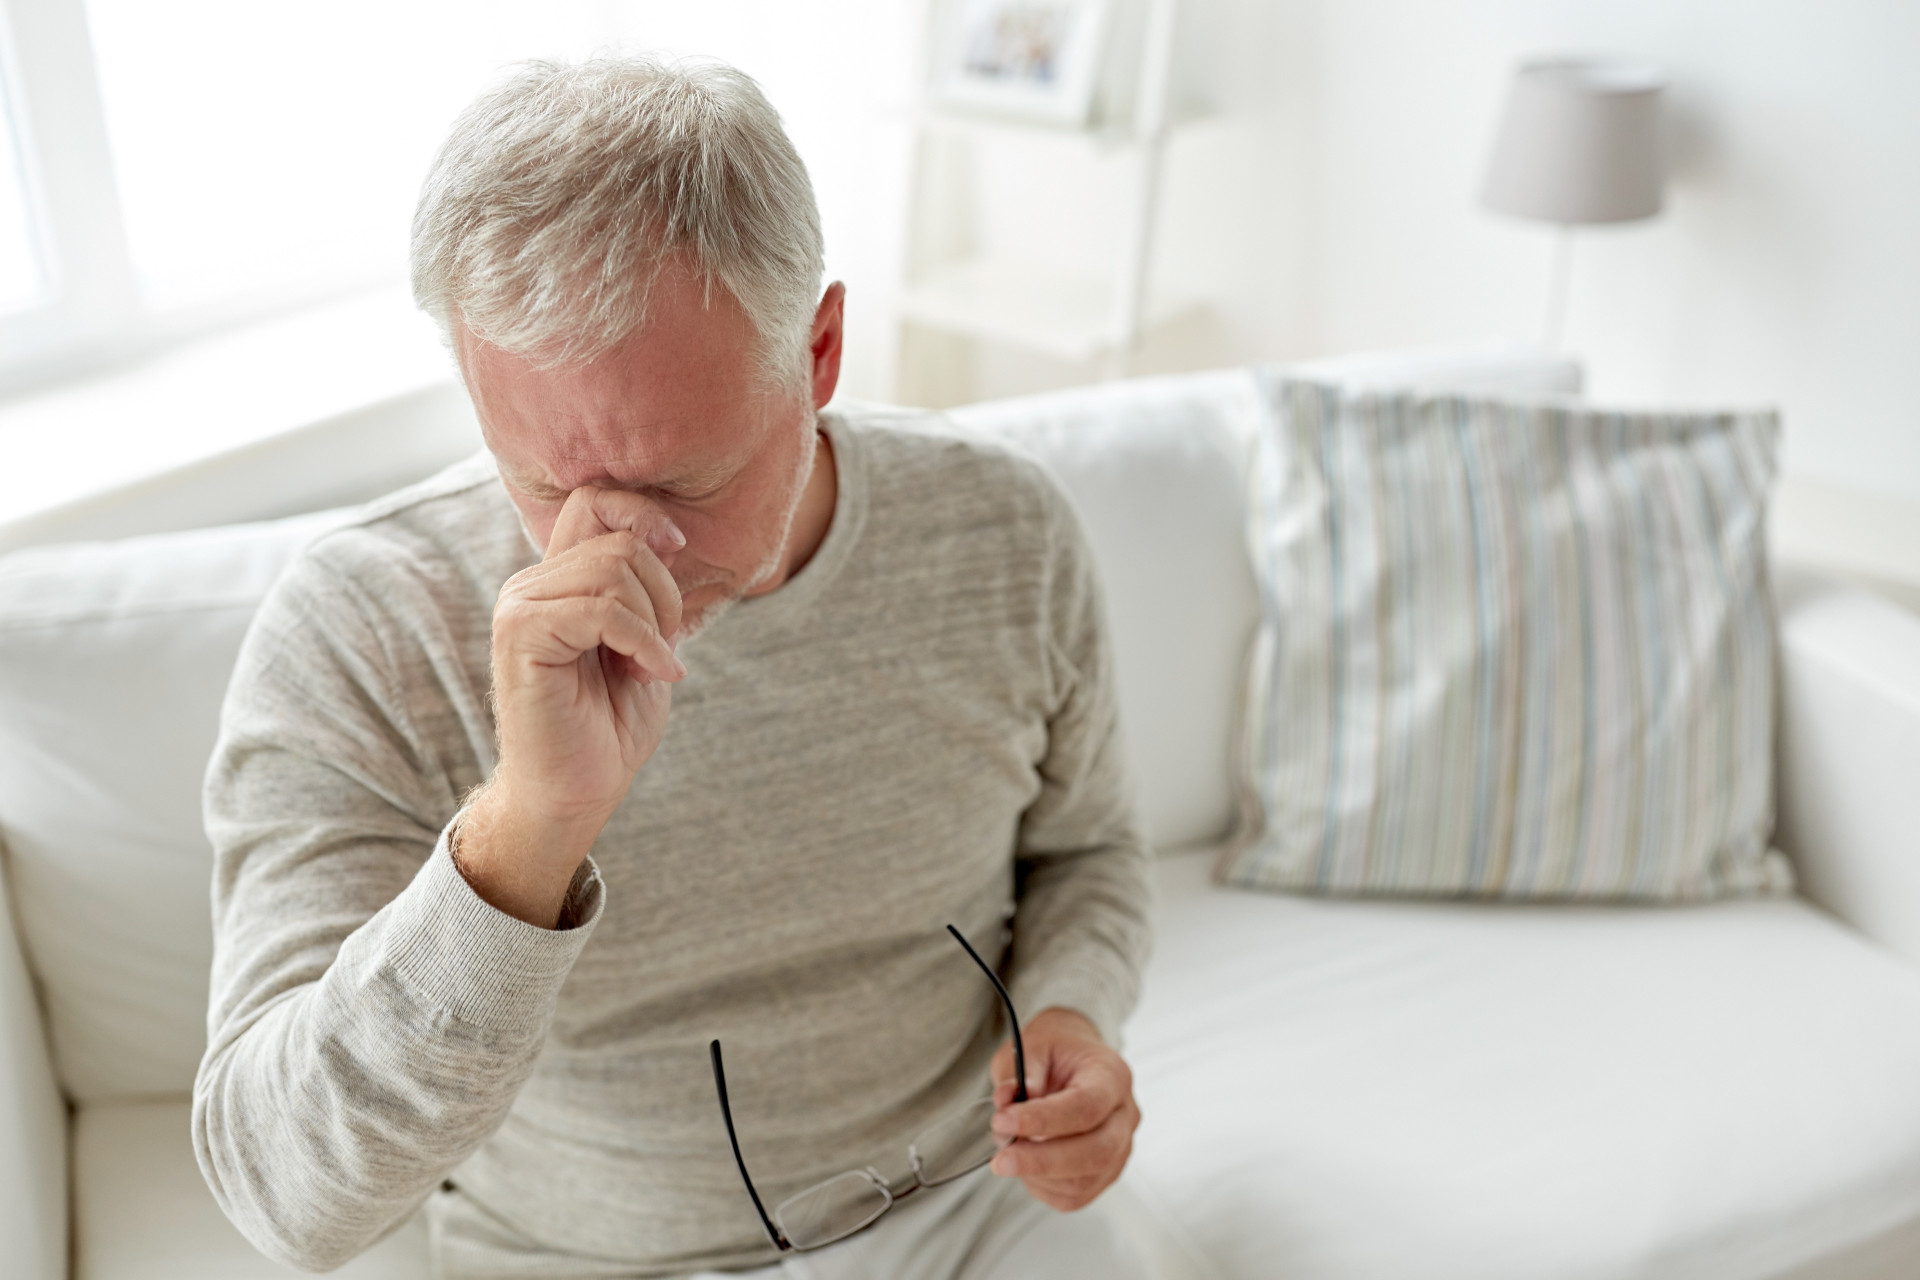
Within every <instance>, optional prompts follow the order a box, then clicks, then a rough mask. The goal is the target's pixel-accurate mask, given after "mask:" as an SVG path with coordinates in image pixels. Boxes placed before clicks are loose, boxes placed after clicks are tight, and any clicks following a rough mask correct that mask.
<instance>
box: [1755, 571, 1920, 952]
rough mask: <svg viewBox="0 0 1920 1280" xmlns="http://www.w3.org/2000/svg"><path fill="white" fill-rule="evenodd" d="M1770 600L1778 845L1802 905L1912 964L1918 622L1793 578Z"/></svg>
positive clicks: (1917, 929)
mask: <svg viewBox="0 0 1920 1280" xmlns="http://www.w3.org/2000/svg"><path fill="white" fill-rule="evenodd" d="M1775 599H1776V603H1777V608H1778V612H1779V624H1780V700H1779V708H1780V719H1779V724H1778V726H1777V728H1776V734H1777V737H1776V759H1777V771H1778V772H1777V777H1778V779H1779V821H1778V825H1777V827H1776V832H1775V834H1776V841H1777V843H1778V845H1779V847H1780V848H1781V850H1782V851H1784V852H1785V853H1786V854H1787V855H1788V856H1789V857H1790V858H1792V859H1793V862H1794V866H1795V868H1796V869H1797V870H1798V871H1799V873H1800V883H1801V887H1802V891H1803V892H1804V893H1805V894H1806V895H1807V897H1809V898H1811V899H1812V900H1813V901H1815V902H1817V903H1819V904H1820V905H1821V906H1823V907H1825V908H1826V909H1827V910H1829V911H1831V912H1833V914H1835V915H1837V916H1839V917H1840V918H1841V919H1843V920H1845V921H1847V922H1848V923H1849V924H1851V925H1853V926H1854V928H1856V929H1858V930H1859V931H1860V932H1862V933H1864V934H1866V935H1867V936H1868V937H1870V938H1873V939H1874V940H1876V941H1878V942H1880V943H1882V944H1883V945H1885V946H1887V947H1889V948H1891V949H1892V950H1894V951H1896V952H1898V953H1900V954H1901V955H1903V956H1905V957H1906V958H1907V959H1909V960H1911V961H1913V962H1914V963H1916V964H1920V617H1915V616H1914V615H1912V614H1910V613H1908V612H1906V611H1905V610H1904V609H1901V608H1898V607H1897V606H1895V605H1893V604H1891V603H1889V602H1887V601H1885V600H1883V599H1881V598H1879V597H1878V596H1873V595H1870V594H1868V593H1866V592H1864V591H1861V590H1858V589H1856V588H1852V587H1848V586H1845V585H1843V584H1841V583H1839V582H1836V581H1834V580H1831V579H1828V578H1824V577H1820V576H1817V575H1814V574H1811V573H1806V572H1802V571H1781V572H1779V573H1777V574H1776V576H1775Z"/></svg>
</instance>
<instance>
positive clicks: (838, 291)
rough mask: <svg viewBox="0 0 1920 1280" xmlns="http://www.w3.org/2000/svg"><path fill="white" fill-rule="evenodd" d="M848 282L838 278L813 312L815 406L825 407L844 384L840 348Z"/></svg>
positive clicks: (843, 339) (812, 344)
mask: <svg viewBox="0 0 1920 1280" xmlns="http://www.w3.org/2000/svg"><path fill="white" fill-rule="evenodd" d="M846 319H847V286H845V285H844V284H841V283H840V282H839V281H838V280H835V281H834V282H833V283H832V284H830V285H828V286H827V291H826V293H825V294H824V295H823V296H822V297H821V299H820V308H819V310H817V311H815V312H814V313H813V337H812V339H811V340H810V342H809V343H808V346H809V353H810V354H811V356H812V357H813V407H814V408H815V409H819V408H823V407H824V406H825V405H826V403H827V401H829V400H831V399H833V389H834V388H835V387H837V386H839V385H840V352H841V350H842V349H843V345H842V344H843V343H844V341H845V339H846Z"/></svg>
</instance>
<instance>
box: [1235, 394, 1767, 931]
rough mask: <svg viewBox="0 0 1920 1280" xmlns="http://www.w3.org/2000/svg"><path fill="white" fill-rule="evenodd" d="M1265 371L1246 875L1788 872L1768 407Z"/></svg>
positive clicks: (1672, 878)
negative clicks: (1767, 518)
mask: <svg viewBox="0 0 1920 1280" xmlns="http://www.w3.org/2000/svg"><path fill="white" fill-rule="evenodd" d="M1269 387H1270V397H1271V403H1272V408H1273V418H1272V422H1271V425H1270V429H1269V430H1268V431H1266V432H1265V433H1263V436H1262V441H1261V446H1260V449H1259V452H1258V455H1257V461H1256V474H1255V479H1254V488H1253V502H1252V509H1251V511H1250V513H1249V518H1250V537H1251V545H1252V547H1253V549H1254V556H1255V569H1256V572H1257V573H1258V574H1259V575H1260V578H1261V584H1262V592H1261V597H1262V602H1263V617H1262V622H1261V627H1260V632H1259V636H1258V638H1257V640H1256V647H1255V650H1254V653H1253V656H1252V658H1251V660H1250V661H1249V664H1248V670H1249V687H1248V691H1247V704H1246V705H1247V716H1246V720H1245V732H1244V735H1243V737H1242V742H1241V755H1240V763H1241V766H1242V768H1243V770H1244V772H1243V778H1244V781H1245V784H1246V786H1245V788H1244V789H1243V792H1242V794H1243V795H1245V796H1246V797H1247V798H1248V799H1247V803H1246V805H1245V806H1244V808H1243V811H1242V821H1241V826H1240V830H1239V831H1238V833H1237V836H1236V839H1235V840H1234V841H1233V842H1232V844H1230V846H1229V847H1228V848H1227V849H1226V850H1225V851H1224V853H1223V855H1222V857H1221V860H1220V862H1219V865H1218V869H1217V870H1218V874H1219V876H1220V877H1221V878H1222V879H1223V880H1225V881H1227V882H1229V883H1233V884H1239V885H1248V886H1258V887H1266V888H1283V889H1299V890H1312V891H1321V892H1332V893H1387V894H1447V895H1463V896H1478V897H1581V898H1643V899H1699V898H1706V897H1711V896H1715V895H1718V894H1723V893H1731V892H1741V891H1755V890H1772V891H1781V890H1785V889H1787V888H1789V887H1791V875H1790V872H1789V870H1788V867H1787V863H1786V860H1785V859H1784V858H1783V857H1781V856H1780V855H1779V854H1778V853H1774V852H1770V851H1769V849H1768V847H1767V840H1768V837H1769V835H1770V833H1771V825H1772V791H1771V767H1772V755H1771V740H1772V729H1773V702H1772V699H1773V643H1774V641H1773V631H1772V619H1771V610H1770V608H1769V605H1768V599H1767V593H1766V567H1765V561H1764V549H1765V548H1764V536H1763V515H1764V511H1765V502H1766V491H1767V486H1768V483H1769V482H1770V481H1771V479H1772V477H1773V474H1774V448H1775V442H1776V439H1777V436H1778V432H1779V421H1778V418H1777V416H1776V415H1775V414H1774V413H1772V412H1770V411H1769V412H1755V413H1628V412H1613V411H1607V410H1602V409H1590V408H1584V407H1580V406H1577V405H1573V404H1571V403H1568V402H1557V403H1556V402H1551V401H1531V402H1529V401H1523V400H1505V401H1503V400H1497V399H1486V398H1469V397H1466V396H1458V395H1452V396H1449V395H1422V394H1418V393H1411V392H1401V393H1397V394H1396V393H1367V392H1358V393H1356V392H1353V391H1350V390H1343V389H1342V388H1341V387H1339V386H1335V385H1332V384H1327V383H1316V382H1309V381H1302V380H1295V379H1288V378H1284V377H1275V378H1272V379H1271V380H1270V383H1269Z"/></svg>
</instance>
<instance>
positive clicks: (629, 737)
mask: <svg viewBox="0 0 1920 1280" xmlns="http://www.w3.org/2000/svg"><path fill="white" fill-rule="evenodd" d="M685 542H686V539H685V537H684V536H683V535H682V534H681V532H680V530H679V529H677V528H676V527H674V524H673V522H672V521H671V520H669V519H668V518H667V517H666V516H665V515H664V514H663V513H662V512H661V511H660V510H659V509H658V508H657V507H655V506H654V505H653V504H652V503H650V502H648V501H647V500H646V499H645V498H642V497H640V496H639V495H638V494H633V493H627V492H624V491H621V490H617V489H596V488H592V487H584V488H580V489H576V490H574V491H573V493H572V494H570V495H569V496H568V498H567V501H566V505H565V506H564V507H562V508H561V510H560V515H559V518H558V519H557V520H556V521H555V523H554V526H553V536H552V537H551V538H550V539H549V540H548V543H547V552H546V558H545V559H543V560H542V561H541V562H540V563H539V564H536V565H534V566H532V567H531V568H528V569H524V570H522V571H521V572H519V573H517V574H515V575H514V576H513V577H511V578H509V579H508V580H507V583H506V585H505V586H504V587H502V588H501V590H500V599H499V602H498V603H497V604H496V605H495V607H494V612H493V698H494V717H495V721H496V723H497V726H498V732H499V742H500V759H499V763H498V764H497V765H496V766H495V768H494V772H493V777H492V778H491V779H490V780H489V781H488V783H487V785H486V787H485V788H484V789H483V790H482V791H481V792H479V793H478V794H477V795H476V796H475V797H474V799H473V801H472V803H471V805H470V806H469V808H468V810H467V816H466V818H465V819H464V821H463V822H462V823H461V827H460V833H459V843H458V856H457V858H456V861H457V863H458V865H459V868H460V871H461V874H463V875H464V876H465V877H466V878H467V881H468V883H469V884H471V885H472V886H473V888H474V891H475V892H477V893H478V894H479V895H480V896H481V897H482V898H484V899H486V900H487V901H488V902H490V903H492V904H493V905H494V906H496V907H498V908H499V909H500V910H502V911H505V912H507V913H508V914H509V915H513V916H517V917H518V918H520V919H522V920H525V921H527V922H528V923H530V924H537V925H540V926H541V927H543V928H552V927H553V926H554V925H555V924H556V923H557V922H558V920H559V916H560V908H561V905H562V903H563V902H564V900H565V897H566V891H567V886H568V885H569V884H570V883H571V882H572V879H573V874H574V872H575V870H577V869H578V867H579V865H580V862H581V859H583V858H585V857H586V855H587V850H588V849H590V848H591V847H592V845H593V842H594V840H595V839H596V838H597V837H598V836H599V834H600V830H601V828H602V827H604V826H605V825H606V822H607V819H608V818H610V817H612V816H613V811H614V809H615V808H617V807H618V806H619V804H620V801H621V800H622V799H623V798H624V797H625V796H626V794H627V788H628V787H630V786H631V785H632V784H633V778H634V775H635V774H636V773H638V772H639V771H640V766H642V765H643V764H645V763H646V762H647V759H648V758H649V757H650V756H652V754H653V752H654V749H655V748H656V747H658V746H659V745H660V738H661V735H663V734H664V733H665V732H666V727H667V710H668V706H669V703H670V701H671V686H672V685H673V684H674V683H675V682H677V681H678V680H680V679H681V678H682V677H683V676H685V675H686V668H685V667H684V666H682V665H681V663H680V660H679V658H677V657H676V656H675V655H674V652H673V642H674V637H675V635H676V633H677V632H678V630H679V627H680V590H679V588H678V587H677V586H676V585H675V584H674V581H673V578H672V576H671V575H670V574H669V573H668V569H669V567H670V566H671V565H672V563H673V559H674V556H675V555H676V554H677V553H678V552H679V550H680V548H681V547H682V546H684V545H685Z"/></svg>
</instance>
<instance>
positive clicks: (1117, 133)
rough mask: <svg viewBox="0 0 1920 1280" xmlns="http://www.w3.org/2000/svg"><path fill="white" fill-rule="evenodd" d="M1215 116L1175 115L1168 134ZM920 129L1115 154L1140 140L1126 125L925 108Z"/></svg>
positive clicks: (1197, 113) (917, 118) (918, 121)
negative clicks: (1045, 141)
mask: <svg viewBox="0 0 1920 1280" xmlns="http://www.w3.org/2000/svg"><path fill="white" fill-rule="evenodd" d="M1216 118H1217V117H1216V116H1215V115H1214V114H1213V113H1211V112H1206V111H1183V112H1180V113H1177V114H1176V115H1175V116H1174V118H1173V119H1171V120H1169V121H1168V122H1167V125H1166V129H1167V132H1168V133H1177V132H1180V131H1182V130H1185V129H1189V128H1191V127H1193V126H1194V125H1197V124H1205V123H1206V122H1208V121H1209V120H1213V119H1216ZM914 121H915V123H916V124H917V125H918V126H919V128H921V129H922V130H924V131H926V132H928V133H932V134H938V135H941V136H943V137H955V138H995V137H998V138H1039V139H1053V140H1056V141H1059V142H1065V143H1069V144H1071V145H1075V146H1082V147H1091V148H1093V149H1094V150H1096V151H1118V150H1122V149H1129V148H1133V147H1137V146H1139V145H1140V144H1141V142H1142V141H1143V139H1141V138H1140V137H1139V136H1138V135H1137V134H1135V133H1134V132H1133V127H1132V125H1131V124H1129V123H1127V122H1124V121H1122V122H1117V123H1112V124H1089V125H1065V124H1054V123H1052V122H1050V121H1045V120H1027V119H1022V118H1021V117H1019V116H1014V115H999V114H995V113H993V112H989V111H984V110H979V111H969V110H962V109H958V108H953V107H932V106H930V107H926V108H924V109H922V110H921V111H920V112H919V113H918V114H917V115H916V116H915V117H914Z"/></svg>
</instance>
